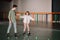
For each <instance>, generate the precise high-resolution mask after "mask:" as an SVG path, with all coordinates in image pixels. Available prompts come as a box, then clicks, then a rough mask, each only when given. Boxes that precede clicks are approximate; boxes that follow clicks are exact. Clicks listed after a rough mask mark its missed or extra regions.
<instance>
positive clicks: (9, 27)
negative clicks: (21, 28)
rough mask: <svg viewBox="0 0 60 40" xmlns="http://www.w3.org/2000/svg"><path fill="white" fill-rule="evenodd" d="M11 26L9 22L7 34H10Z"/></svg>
mask: <svg viewBox="0 0 60 40" xmlns="http://www.w3.org/2000/svg"><path fill="white" fill-rule="evenodd" d="M11 26H12V23H11V22H9V26H8V29H7V33H9V32H10V29H11Z"/></svg>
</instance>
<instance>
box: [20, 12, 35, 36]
mask: <svg viewBox="0 0 60 40" xmlns="http://www.w3.org/2000/svg"><path fill="white" fill-rule="evenodd" d="M20 18H23V23H24V30H23V35H24V34H25V33H26V28H27V30H28V36H29V35H30V34H31V33H30V28H29V24H30V20H32V21H34V19H33V18H32V17H31V16H30V13H29V11H26V13H25V15H24V16H20Z"/></svg>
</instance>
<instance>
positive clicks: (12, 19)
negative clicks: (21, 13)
mask: <svg viewBox="0 0 60 40" xmlns="http://www.w3.org/2000/svg"><path fill="white" fill-rule="evenodd" d="M16 7H17V5H13V8H12V9H11V10H10V11H9V15H8V19H9V27H8V30H7V37H9V32H10V29H11V26H12V23H13V26H14V33H15V37H17V29H16V17H15V11H14V10H16Z"/></svg>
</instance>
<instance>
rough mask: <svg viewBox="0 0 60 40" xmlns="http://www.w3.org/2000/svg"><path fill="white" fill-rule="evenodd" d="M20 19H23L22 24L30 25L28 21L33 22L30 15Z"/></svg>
mask: <svg viewBox="0 0 60 40" xmlns="http://www.w3.org/2000/svg"><path fill="white" fill-rule="evenodd" d="M20 18H23V23H30V20H34V19H33V18H32V17H31V16H30V15H24V16H20Z"/></svg>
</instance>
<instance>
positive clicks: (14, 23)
mask: <svg viewBox="0 0 60 40" xmlns="http://www.w3.org/2000/svg"><path fill="white" fill-rule="evenodd" d="M12 24H13V26H14V33H17V27H16V22H12V23H11V22H9V26H8V29H7V33H9V32H10V29H11V27H12Z"/></svg>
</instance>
